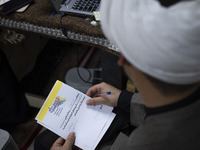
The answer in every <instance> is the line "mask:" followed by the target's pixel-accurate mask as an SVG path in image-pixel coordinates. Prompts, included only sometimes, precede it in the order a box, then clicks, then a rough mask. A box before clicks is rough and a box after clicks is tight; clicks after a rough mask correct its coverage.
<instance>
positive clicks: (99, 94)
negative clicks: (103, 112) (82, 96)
mask: <svg viewBox="0 0 200 150" xmlns="http://www.w3.org/2000/svg"><path fill="white" fill-rule="evenodd" d="M110 94H111V92H110V91H108V92H104V93H97V94H95V95H94V97H96V96H101V95H110Z"/></svg>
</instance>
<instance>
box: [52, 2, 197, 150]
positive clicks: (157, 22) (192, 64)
mask: <svg viewBox="0 0 200 150" xmlns="http://www.w3.org/2000/svg"><path fill="white" fill-rule="evenodd" d="M161 4H162V3H159V2H158V1H152V0H125V1H124V0H102V4H101V13H102V29H103V31H104V33H105V35H106V36H107V38H109V39H110V40H111V41H112V42H113V43H114V44H115V45H116V46H117V47H118V48H119V49H120V51H121V55H120V59H119V61H118V64H119V65H120V66H122V67H123V68H124V70H125V72H126V74H127V75H128V77H129V78H130V79H131V80H132V81H133V82H134V85H135V86H136V87H137V89H138V91H139V94H136V93H135V94H133V95H132V94H130V93H128V92H126V91H122V92H121V91H120V90H118V89H116V88H114V87H112V86H110V85H108V84H106V83H101V84H98V85H95V86H94V87H92V88H90V89H89V90H88V92H87V95H89V96H91V95H92V94H93V93H98V92H105V91H107V90H110V91H111V93H112V94H111V95H107V96H101V97H95V98H92V99H90V100H88V101H87V104H88V105H96V104H106V105H109V106H113V107H119V108H120V109H122V110H123V111H127V112H129V111H130V120H131V123H132V124H133V125H136V126H137V128H136V129H135V130H134V131H133V132H132V133H131V134H130V135H129V136H126V135H124V134H120V135H119V136H118V137H117V139H116V140H115V142H114V143H113V144H112V145H111V146H109V147H108V146H107V147H104V148H108V149H131V150H147V149H148V150H169V149H170V150H188V149H193V150H198V149H200V142H199V140H200V127H199V126H200V109H199V108H200V61H199V58H200V21H199V20H200V9H199V8H200V1H199V0H193V1H180V2H178V3H175V4H174V5H168V7H164V6H162V5H161ZM140 96H141V97H140ZM131 97H132V98H131ZM143 104H144V105H143ZM74 140H75V134H74V133H71V134H70V135H69V136H68V137H67V139H66V141H64V140H63V139H60V138H59V139H58V140H57V141H56V142H55V143H54V144H53V146H52V148H51V150H57V149H61V150H70V149H72V145H73V142H74ZM102 149H103V148H102Z"/></svg>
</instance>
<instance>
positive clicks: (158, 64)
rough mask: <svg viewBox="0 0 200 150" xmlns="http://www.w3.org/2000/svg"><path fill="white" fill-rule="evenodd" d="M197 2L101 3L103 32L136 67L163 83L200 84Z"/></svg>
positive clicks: (199, 4)
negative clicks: (169, 4)
mask: <svg viewBox="0 0 200 150" xmlns="http://www.w3.org/2000/svg"><path fill="white" fill-rule="evenodd" d="M199 8H200V1H199V0H196V1H195V0H194V1H183V2H179V3H176V4H175V5H173V6H171V7H167V8H166V7H163V6H161V5H160V3H159V2H157V1H154V0H126V1H124V0H117V1H116V0H109V1H108V0H102V5H101V13H102V29H103V31H104V33H105V35H106V36H107V37H108V39H110V40H111V42H113V43H114V44H115V45H116V46H117V47H118V48H119V49H120V51H121V53H122V54H123V56H124V57H125V58H126V60H127V61H128V62H129V63H130V64H131V65H132V66H134V67H135V68H137V69H138V70H140V71H141V72H143V73H144V74H146V75H147V76H150V77H152V78H153V79H156V80H159V81H161V82H164V83H168V84H174V85H190V84H195V83H198V82H200V61H199V58H200V9H199Z"/></svg>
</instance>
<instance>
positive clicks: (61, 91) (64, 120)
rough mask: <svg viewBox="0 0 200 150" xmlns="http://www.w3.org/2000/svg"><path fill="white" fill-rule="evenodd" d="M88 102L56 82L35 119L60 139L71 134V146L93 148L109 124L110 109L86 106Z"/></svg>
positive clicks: (79, 93) (78, 92) (84, 97)
mask: <svg viewBox="0 0 200 150" xmlns="http://www.w3.org/2000/svg"><path fill="white" fill-rule="evenodd" d="M88 99H90V97H88V96H87V95H85V94H83V93H82V92H80V91H78V90H76V89H74V88H72V87H70V86H68V85H66V84H64V83H62V82H61V81H57V82H56V83H55V85H54V87H53V88H52V90H51V92H50V94H49V96H48V97H47V99H46V101H45V102H44V104H43V106H42V108H41V109H40V111H39V113H38V115H37V116H36V120H37V122H38V123H39V124H41V125H42V126H44V127H46V128H47V129H49V130H51V131H52V132H54V133H56V134H58V135H59V136H61V137H63V138H64V139H66V138H67V136H68V134H69V133H70V132H72V131H73V132H75V135H76V140H75V145H76V146H78V147H79V148H81V149H84V150H93V149H95V148H96V146H97V145H98V143H99V142H100V140H101V138H102V137H103V135H104V134H105V132H106V131H107V129H108V128H109V126H110V124H111V123H112V121H113V119H114V117H115V114H114V113H112V109H113V108H112V107H109V106H105V105H95V106H88V105H86V101H87V100H88Z"/></svg>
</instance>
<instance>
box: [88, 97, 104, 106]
mask: <svg viewBox="0 0 200 150" xmlns="http://www.w3.org/2000/svg"><path fill="white" fill-rule="evenodd" d="M86 104H87V105H100V104H104V99H103V98H102V97H96V98H92V99H89V100H87V101H86Z"/></svg>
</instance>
